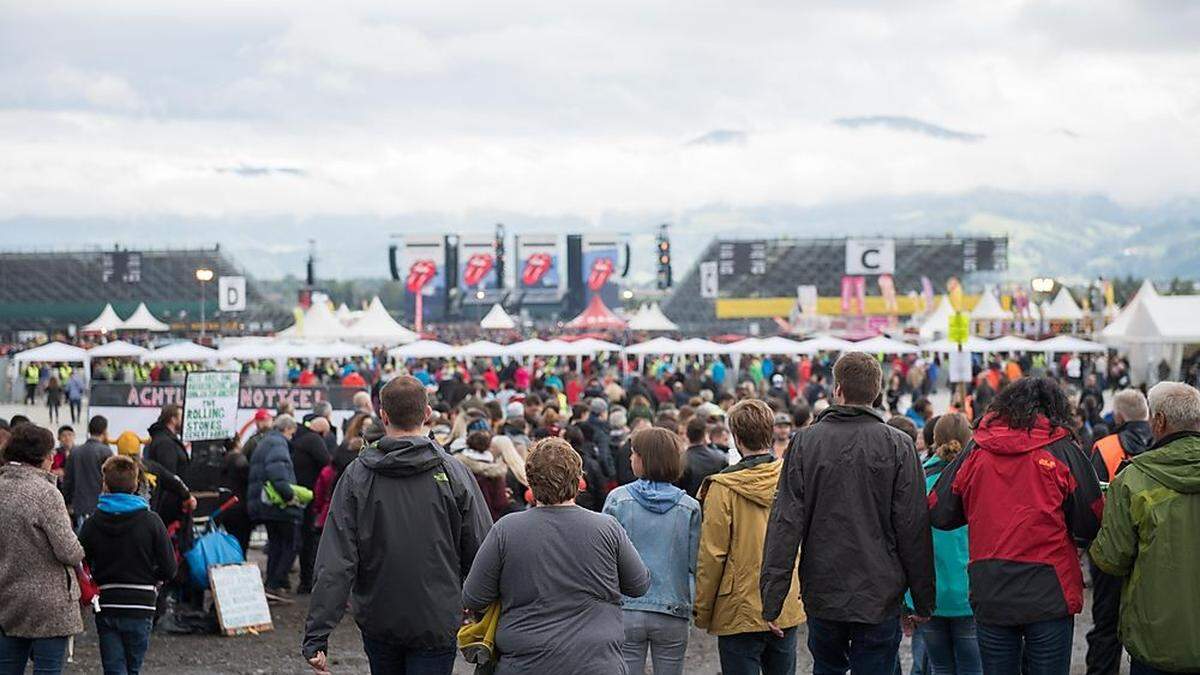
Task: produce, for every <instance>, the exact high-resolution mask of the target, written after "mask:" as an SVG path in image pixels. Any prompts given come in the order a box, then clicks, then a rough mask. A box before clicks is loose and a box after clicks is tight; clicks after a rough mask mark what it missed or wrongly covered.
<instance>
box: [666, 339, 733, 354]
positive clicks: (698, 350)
mask: <svg viewBox="0 0 1200 675" xmlns="http://www.w3.org/2000/svg"><path fill="white" fill-rule="evenodd" d="M677 349H678V350H679V351H678V353H680V354H692V355H696V356H716V355H718V354H729V353H732V351H731V350H730V348H729V345H727V344H721V343H720V342H713V341H712V340H705V339H703V338H688V339H686V340H684V341H682V342H680V343H679V346H678V347H677Z"/></svg>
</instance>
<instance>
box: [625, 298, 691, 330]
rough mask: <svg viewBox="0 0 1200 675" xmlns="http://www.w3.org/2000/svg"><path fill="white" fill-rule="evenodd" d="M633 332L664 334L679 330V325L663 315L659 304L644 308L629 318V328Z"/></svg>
mask: <svg viewBox="0 0 1200 675" xmlns="http://www.w3.org/2000/svg"><path fill="white" fill-rule="evenodd" d="M627 328H628V329H629V330H632V331H644V332H647V333H650V332H662V331H676V330H679V325H678V324H676V323H675V322H674V321H672V320H671V319H669V318H667V315H666V314H663V311H662V308H661V307H659V306H658V303H657V302H656V303H653V304H651V305H648V306H643V307H642V308H641V309H639V310H638V311H637V313H636V314H634V315H633V316H631V317H629V325H628V326H627Z"/></svg>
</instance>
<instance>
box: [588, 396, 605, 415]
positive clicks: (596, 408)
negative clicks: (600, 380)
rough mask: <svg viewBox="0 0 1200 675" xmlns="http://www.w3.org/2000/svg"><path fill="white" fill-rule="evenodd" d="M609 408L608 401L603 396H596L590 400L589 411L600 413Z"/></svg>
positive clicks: (595, 413) (594, 413)
mask: <svg viewBox="0 0 1200 675" xmlns="http://www.w3.org/2000/svg"><path fill="white" fill-rule="evenodd" d="M607 410H608V401H605V400H604V399H602V398H598V397H597V398H594V399H592V400H591V401H590V402H588V411H589V412H591V413H592V414H593V415H599V414H601V413H603V412H605V411H607Z"/></svg>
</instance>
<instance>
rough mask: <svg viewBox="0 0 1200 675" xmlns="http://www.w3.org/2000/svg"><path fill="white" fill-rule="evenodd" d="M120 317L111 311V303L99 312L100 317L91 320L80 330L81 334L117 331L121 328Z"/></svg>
mask: <svg viewBox="0 0 1200 675" xmlns="http://www.w3.org/2000/svg"><path fill="white" fill-rule="evenodd" d="M122 323H124V322H122V321H121V317H119V316H117V310H115V309H113V306H112V304H111V303H107V304H105V305H104V309H102V310H100V316H98V317H96V318H95V319H92V320H91V321H90V322H88V323H86V324H84V326H83V328H80V329H79V331H80V332H81V333H107V332H109V331H114V330H118V329H119V328H121V324H122Z"/></svg>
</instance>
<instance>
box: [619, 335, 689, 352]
mask: <svg viewBox="0 0 1200 675" xmlns="http://www.w3.org/2000/svg"><path fill="white" fill-rule="evenodd" d="M625 353H626V354H633V355H634V356H646V355H656V354H678V353H680V352H679V341H678V340H672V339H671V338H665V337H656V338H652V339H649V340H646V341H645V342H639V343H637V344H635V345H629V346H628V347H626V348H625Z"/></svg>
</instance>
